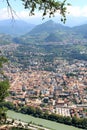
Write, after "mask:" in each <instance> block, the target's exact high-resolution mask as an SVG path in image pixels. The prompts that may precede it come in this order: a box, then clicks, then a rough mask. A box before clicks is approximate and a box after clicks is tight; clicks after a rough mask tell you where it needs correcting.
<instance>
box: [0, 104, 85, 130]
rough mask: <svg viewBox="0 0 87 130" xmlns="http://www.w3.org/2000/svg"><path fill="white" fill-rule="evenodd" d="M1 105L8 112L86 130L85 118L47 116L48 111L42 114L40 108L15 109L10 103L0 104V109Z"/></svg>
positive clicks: (21, 107) (53, 114)
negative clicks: (8, 110) (11, 111)
mask: <svg viewBox="0 0 87 130" xmlns="http://www.w3.org/2000/svg"><path fill="white" fill-rule="evenodd" d="M2 105H3V107H6V108H8V109H10V110H14V111H16V112H20V113H23V114H28V115H32V116H34V117H39V118H43V119H47V120H51V121H55V122H58V123H63V124H66V125H72V126H75V127H78V128H82V129H87V118H77V117H72V118H71V117H66V116H61V115H58V114H55V113H52V114H49V113H48V111H45V112H43V111H42V110H41V109H40V108H35V107H32V106H23V105H19V106H17V107H15V106H14V105H13V104H12V103H10V102H3V103H2V104H0V107H1V106H2Z"/></svg>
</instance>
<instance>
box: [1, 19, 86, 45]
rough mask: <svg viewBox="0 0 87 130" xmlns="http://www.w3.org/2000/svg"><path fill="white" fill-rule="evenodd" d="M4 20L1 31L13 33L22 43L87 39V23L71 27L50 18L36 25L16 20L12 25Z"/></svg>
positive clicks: (16, 39) (74, 41)
mask: <svg viewBox="0 0 87 130" xmlns="http://www.w3.org/2000/svg"><path fill="white" fill-rule="evenodd" d="M4 22H5V23H4ZM4 22H0V32H2V31H3V33H8V34H11V35H13V36H14V38H13V42H16V43H20V44H21V43H22V44H23V43H26V44H29V43H40V44H42V43H58V44H60V43H63V44H65V43H82V42H86V41H87V24H84V25H81V26H76V27H72V28H71V27H68V26H64V25H61V24H58V23H55V22H54V21H52V20H49V21H47V22H45V23H43V24H40V25H37V26H35V27H34V25H30V24H27V23H26V22H24V21H15V23H14V25H12V24H13V23H10V24H11V25H9V24H8V22H9V21H4ZM6 23H7V24H6ZM1 25H2V26H1ZM9 26H10V27H9ZM11 26H14V27H15V28H14V33H13V31H12V27H11ZM29 26H30V27H29ZM24 33H25V34H24ZM21 34H22V35H21ZM19 35H21V36H19Z"/></svg>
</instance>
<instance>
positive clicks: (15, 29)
mask: <svg viewBox="0 0 87 130" xmlns="http://www.w3.org/2000/svg"><path fill="white" fill-rule="evenodd" d="M34 26H35V25H33V24H28V23H27V22H25V21H22V20H14V21H13V20H2V21H0V33H4V34H10V35H13V36H14V35H23V34H25V33H27V32H29V31H30V30H31V29H32V28H33V27H34Z"/></svg>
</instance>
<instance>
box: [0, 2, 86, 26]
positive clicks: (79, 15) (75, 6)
mask: <svg viewBox="0 0 87 130" xmlns="http://www.w3.org/2000/svg"><path fill="white" fill-rule="evenodd" d="M9 1H10V3H11V5H12V8H13V9H14V10H15V12H16V15H15V19H19V20H25V21H27V22H29V23H32V24H35V25H36V24H40V23H42V22H45V21H47V20H49V18H48V16H47V17H46V18H45V20H42V14H41V12H36V15H35V16H29V12H28V10H25V9H24V6H23V3H22V2H21V0H9ZM61 1H63V0H61ZM67 3H70V4H71V6H69V7H67V12H69V14H68V13H67V14H66V18H67V21H66V24H65V25H68V26H76V25H81V24H84V23H87V0H67ZM9 18H11V14H10V11H9V10H8V8H7V4H6V1H5V0H0V20H4V19H9ZM51 19H52V20H54V21H55V22H57V23H60V16H59V14H58V13H57V14H55V17H53V18H51Z"/></svg>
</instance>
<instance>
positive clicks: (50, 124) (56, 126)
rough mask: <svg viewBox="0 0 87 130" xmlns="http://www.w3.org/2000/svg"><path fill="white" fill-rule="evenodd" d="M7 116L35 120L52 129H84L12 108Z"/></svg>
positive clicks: (29, 120)
mask: <svg viewBox="0 0 87 130" xmlns="http://www.w3.org/2000/svg"><path fill="white" fill-rule="evenodd" d="M7 116H8V117H9V118H13V119H17V120H21V121H24V122H33V123H35V124H37V125H42V126H44V127H47V128H50V129H51V130H82V129H79V128H76V127H73V126H68V125H64V124H60V123H56V122H53V121H49V120H45V119H41V118H36V117H33V116H30V115H26V114H21V113H17V112H14V111H11V110H8V111H7Z"/></svg>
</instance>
